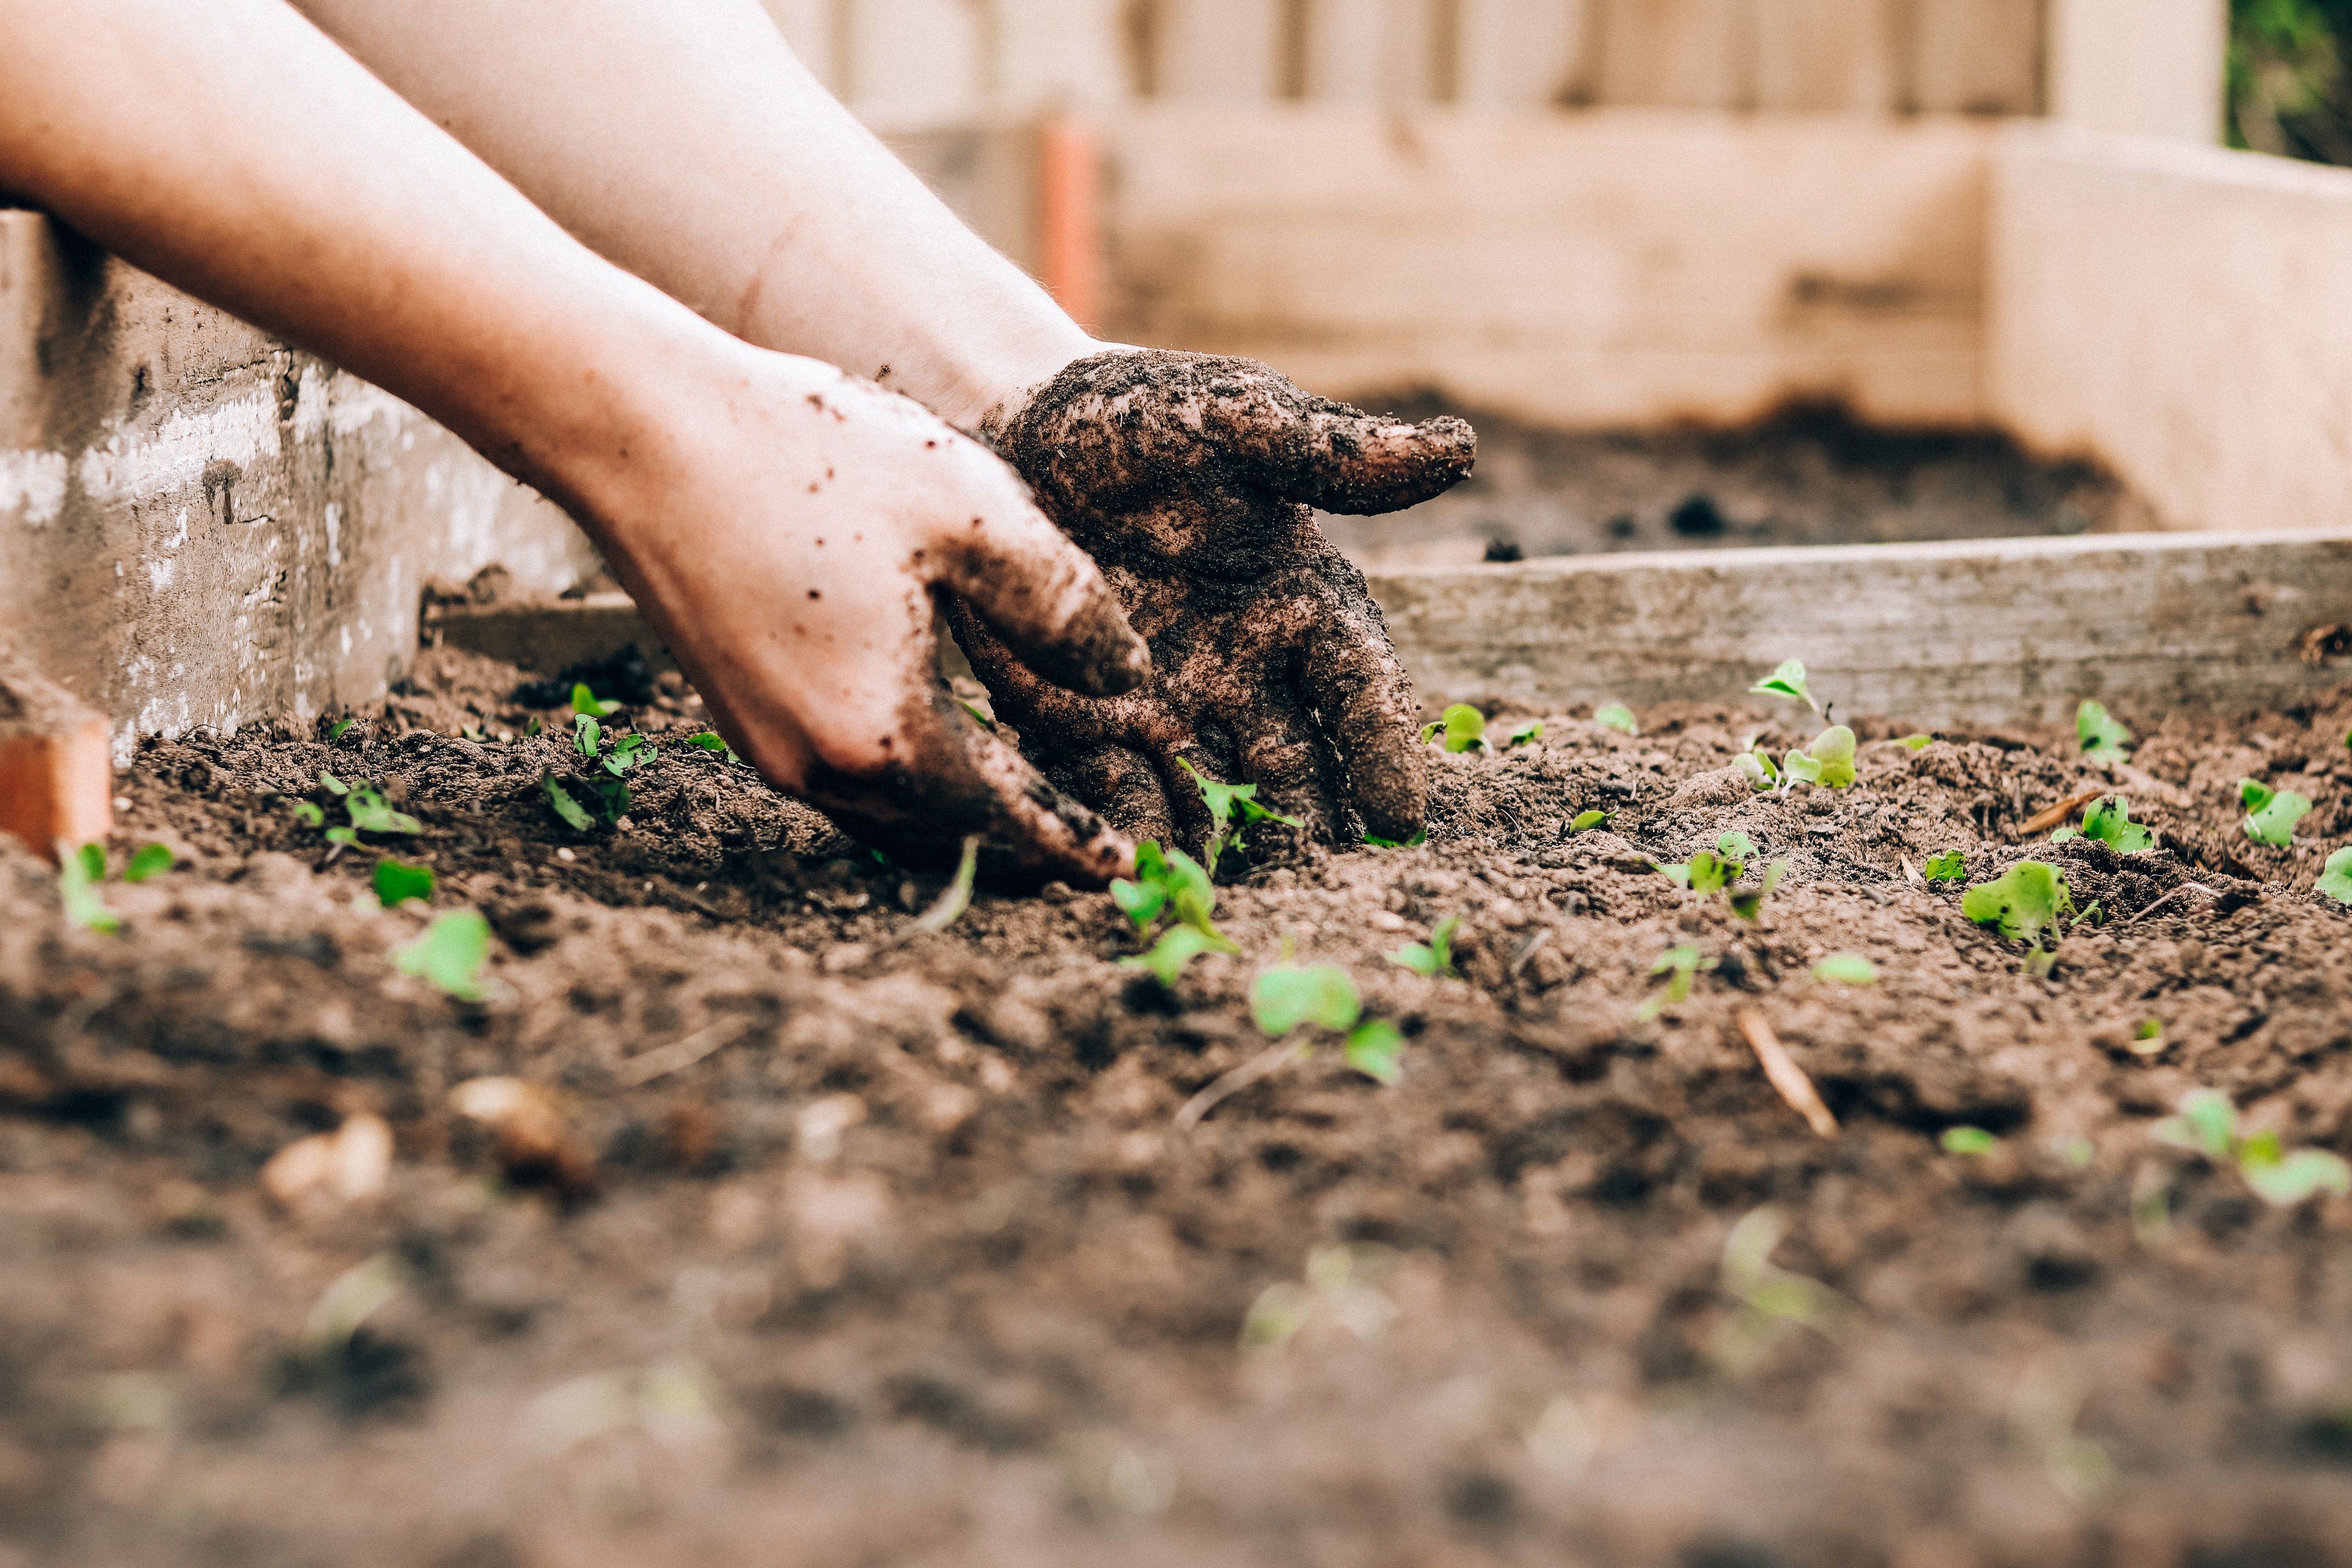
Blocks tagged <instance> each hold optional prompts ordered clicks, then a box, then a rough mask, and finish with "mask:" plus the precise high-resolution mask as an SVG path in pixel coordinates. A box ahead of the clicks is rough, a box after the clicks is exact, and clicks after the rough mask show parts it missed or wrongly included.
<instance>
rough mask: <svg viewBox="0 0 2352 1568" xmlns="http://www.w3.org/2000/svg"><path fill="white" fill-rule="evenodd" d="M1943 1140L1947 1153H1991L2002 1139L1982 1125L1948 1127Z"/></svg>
mask: <svg viewBox="0 0 2352 1568" xmlns="http://www.w3.org/2000/svg"><path fill="white" fill-rule="evenodd" d="M1942 1142H1943V1145H1944V1152H1945V1153H1947V1154H1990V1153H1991V1152H1993V1151H1994V1150H1996V1149H1998V1148H2000V1139H1998V1138H1996V1137H1994V1136H1993V1135H1992V1134H1991V1133H1990V1132H1988V1131H1985V1130H1984V1129H1983V1128H1981V1127H1947V1128H1945V1129H1944V1136H1943V1140H1942Z"/></svg>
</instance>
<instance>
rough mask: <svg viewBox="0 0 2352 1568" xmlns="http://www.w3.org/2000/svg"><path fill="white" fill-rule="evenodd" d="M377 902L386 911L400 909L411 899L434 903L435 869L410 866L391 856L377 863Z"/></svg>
mask: <svg viewBox="0 0 2352 1568" xmlns="http://www.w3.org/2000/svg"><path fill="white" fill-rule="evenodd" d="M375 896H376V900H377V901H378V902H379V903H381V904H383V907H384V908H385V909H388V910H394V909H398V908H399V907H400V906H401V905H402V904H404V903H405V902H407V901H408V900H411V899H422V900H425V902H426V903H431V902H432V901H433V868H432V867H430V866H408V865H404V864H402V863H401V862H400V861H398V860H394V859H393V858H391V857H390V856H386V857H385V858H383V859H381V860H379V861H377V862H376V863H375Z"/></svg>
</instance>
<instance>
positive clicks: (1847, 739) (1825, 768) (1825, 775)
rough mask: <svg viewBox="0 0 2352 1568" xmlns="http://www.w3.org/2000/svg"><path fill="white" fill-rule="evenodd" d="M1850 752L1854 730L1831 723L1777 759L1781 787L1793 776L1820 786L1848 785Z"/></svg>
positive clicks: (1851, 778)
mask: <svg viewBox="0 0 2352 1568" xmlns="http://www.w3.org/2000/svg"><path fill="white" fill-rule="evenodd" d="M1853 752H1854V737H1853V731H1851V730H1849V729H1847V728H1846V727H1845V726H1844V725H1843V724H1832V725H1831V726H1830V727H1829V728H1828V729H1826V730H1824V731H1822V732H1821V733H1820V734H1818V735H1816V736H1814V737H1813V743H1812V744H1811V745H1810V746H1808V747H1806V748H1805V749H1804V750H1803V751H1801V752H1790V753H1789V754H1788V755H1787V756H1785V757H1783V758H1781V759H1780V773H1781V779H1782V787H1783V788H1786V787H1787V784H1788V781H1789V780H1791V779H1794V780H1799V781H1801V782H1802V783H1805V784H1819V785H1821V786H1822V788H1823V789H1846V788H1849V787H1851V786H1852V785H1853V780H1854V772H1853Z"/></svg>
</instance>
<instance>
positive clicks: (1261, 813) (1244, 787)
mask: <svg viewBox="0 0 2352 1568" xmlns="http://www.w3.org/2000/svg"><path fill="white" fill-rule="evenodd" d="M1176 765H1177V766H1178V767H1180V768H1182V769H1183V770H1184V771H1185V772H1186V773H1191V774H1192V782H1193V783H1194V784H1198V785H1199V786H1200V789H1201V799H1202V801H1203V802H1204V803H1206V805H1208V808H1209V821H1210V823H1211V826H1212V831H1211V832H1210V835H1209V847H1208V849H1207V850H1206V854H1207V857H1208V865H1209V874H1210V875H1211V876H1214V875H1216V871H1217V861H1218V860H1219V858H1222V857H1223V854H1224V852H1225V851H1226V849H1227V848H1229V847H1238V846H1239V845H1240V844H1241V841H1242V835H1243V834H1244V833H1245V832H1247V831H1248V830H1249V828H1250V827H1251V826H1254V825H1255V824H1257V823H1260V822H1279V823H1281V824H1282V825H1283V826H1286V827H1304V826H1307V825H1306V824H1305V823H1303V822H1301V821H1299V820H1298V818H1297V817H1295V816H1283V815H1282V813H1280V812H1278V811H1268V810H1267V809H1266V808H1265V807H1264V806H1262V805H1258V803H1257V785H1255V784H1219V783H1217V781H1216V780H1214V779H1213V778H1209V777H1207V776H1206V775H1204V774H1203V773H1202V772H1201V770H1200V769H1198V768H1196V767H1194V766H1193V765H1192V763H1188V762H1186V761H1185V760H1184V759H1183V758H1181V757H1179V758H1177V759H1176ZM1236 817H1238V820H1236Z"/></svg>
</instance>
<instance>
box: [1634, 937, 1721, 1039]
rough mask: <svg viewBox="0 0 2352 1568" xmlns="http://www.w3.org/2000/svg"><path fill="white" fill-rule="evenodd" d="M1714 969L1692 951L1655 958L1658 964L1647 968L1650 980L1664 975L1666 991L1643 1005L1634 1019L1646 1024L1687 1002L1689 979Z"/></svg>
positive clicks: (1672, 951) (1685, 949) (1686, 949)
mask: <svg viewBox="0 0 2352 1568" xmlns="http://www.w3.org/2000/svg"><path fill="white" fill-rule="evenodd" d="M1714 967H1715V963H1714V961H1712V960H1710V959H1708V958H1706V956H1705V955H1704V954H1702V953H1701V952H1699V950H1698V949H1696V948H1695V947H1670V948H1668V949H1666V951H1665V952H1662V953H1660V954H1659V955H1658V961H1657V963H1654V964H1652V965H1650V973H1651V974H1652V975H1653V976H1656V975H1660V974H1664V975H1666V976H1667V977H1668V978H1667V981H1666V988H1665V989H1664V991H1662V992H1660V993H1659V994H1657V995H1655V996H1653V997H1651V998H1650V999H1649V1000H1648V1001H1647V1002H1644V1003H1643V1004H1642V1005H1641V1007H1640V1008H1639V1009H1637V1010H1636V1011H1635V1013H1634V1015H1633V1016H1635V1017H1637V1018H1639V1019H1641V1020H1642V1021H1643V1023H1645V1024H1646V1023H1648V1022H1649V1021H1650V1020H1652V1019H1654V1018H1655V1017H1656V1016H1658V1015H1659V1014H1661V1013H1663V1012H1664V1011H1665V1010H1666V1009H1667V1008H1669V1007H1673V1006H1677V1005H1680V1004H1682V1003H1685V1002H1687V1001H1689V1000H1690V994H1691V981H1692V979H1693V978H1694V977H1695V976H1696V975H1697V973H1698V972H1699V971H1700V970H1702V969H1712V968H1714Z"/></svg>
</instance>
